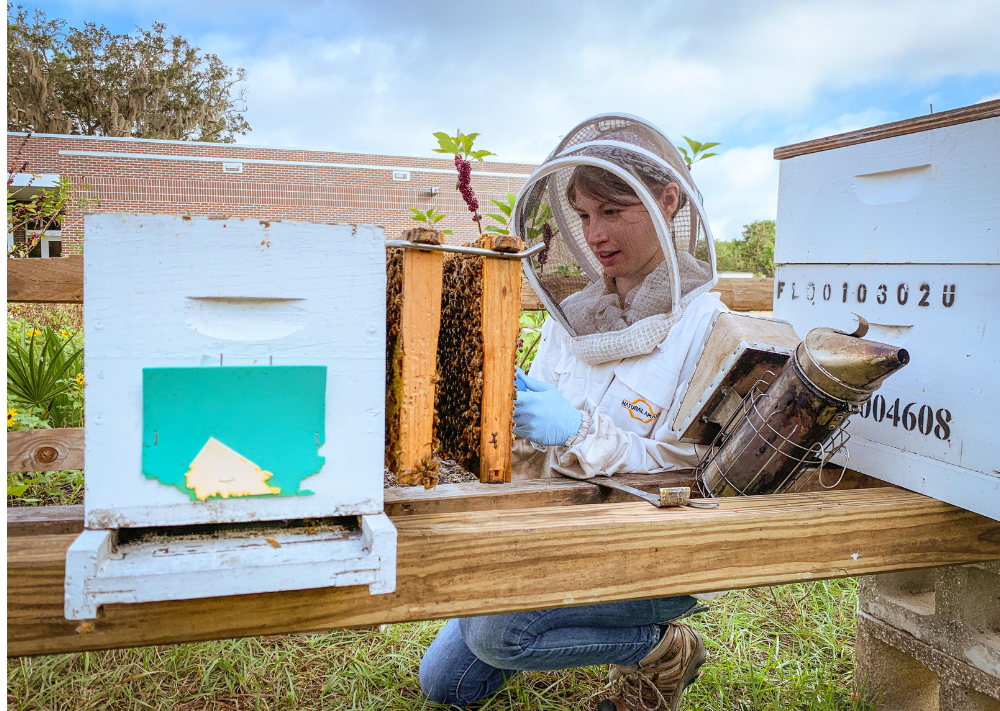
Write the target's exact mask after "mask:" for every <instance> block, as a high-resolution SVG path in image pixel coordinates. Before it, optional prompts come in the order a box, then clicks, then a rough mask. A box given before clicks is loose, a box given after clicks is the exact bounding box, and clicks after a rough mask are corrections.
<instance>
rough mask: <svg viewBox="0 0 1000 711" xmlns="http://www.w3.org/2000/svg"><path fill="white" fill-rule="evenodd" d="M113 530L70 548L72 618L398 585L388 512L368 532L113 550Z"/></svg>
mask: <svg viewBox="0 0 1000 711" xmlns="http://www.w3.org/2000/svg"><path fill="white" fill-rule="evenodd" d="M113 538H114V532H113V531H84V532H83V533H82V534H81V535H80V537H79V538H77V540H76V541H74V542H73V544H72V545H71V546H70V549H69V551H68V553H67V566H66V588H65V591H66V592H65V595H66V617H67V618H68V619H71V620H84V619H93V618H95V617H96V616H97V612H98V608H99V607H100V606H101V605H103V604H108V603H137V602H155V601H162V600H191V599H195V598H203V597H217V596H220V595H245V594H251V593H263V592H276V591H281V590H305V589H309V588H322V587H340V586H347V585H368V586H369V591H370V592H371V593H372V594H381V593H390V592H393V591H394V590H395V588H396V529H395V527H394V526H393V525H392V522H391V521H390V520H389V517H388V516H386V515H385V514H376V515H373V516H362V517H361V528H360V530H359V529H347V528H335V529H329V530H318V531H317V530H310V529H307V528H302V529H298V530H296V529H284V530H281V531H274V532H266V531H263V532H259V533H256V534H251V533H247V534H246V535H244V536H238V537H237V536H227V537H222V538H210V537H206V536H186V537H182V538H169V537H159V538H155V539H151V540H143V541H137V542H133V543H125V544H123V545H119V546H112V545H111V541H112V540H113Z"/></svg>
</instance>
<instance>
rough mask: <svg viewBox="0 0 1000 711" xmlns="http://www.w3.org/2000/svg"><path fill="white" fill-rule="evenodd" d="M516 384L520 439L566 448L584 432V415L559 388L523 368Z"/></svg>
mask: <svg viewBox="0 0 1000 711" xmlns="http://www.w3.org/2000/svg"><path fill="white" fill-rule="evenodd" d="M514 382H515V383H516V384H517V399H516V400H514V434H516V435H517V436H518V437H523V438H524V439H526V440H528V441H529V442H535V443H536V444H543V445H546V446H552V445H563V444H566V440H568V439H569V438H570V437H572V436H573V435H575V434H576V433H577V432H579V431H580V425H581V424H582V423H583V413H582V412H580V411H579V410H577V409H576V408H575V407H573V406H572V405H570V404H569V401H568V400H567V399H566V398H565V397H563V394H562V393H561V392H559V390H558V389H557V388H556V386H555V385H551V384H550V383H545V382H542V381H541V380H536V379H535V378H530V377H528V376H527V375H525V374H524V371H523V370H521V369H520V368H517V369H516V377H515V379H514ZM522 385H523V387H524V389H523V390H522V389H521V388H522Z"/></svg>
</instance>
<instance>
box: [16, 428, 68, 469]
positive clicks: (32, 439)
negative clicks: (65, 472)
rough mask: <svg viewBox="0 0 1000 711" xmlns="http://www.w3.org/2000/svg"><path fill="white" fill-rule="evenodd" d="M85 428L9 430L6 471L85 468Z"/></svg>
mask: <svg viewBox="0 0 1000 711" xmlns="http://www.w3.org/2000/svg"><path fill="white" fill-rule="evenodd" d="M83 451H84V450H83V428H82V427H65V428H57V429H51V430H24V431H22V432H8V433H7V471H9V472H50V471H58V470H60V469H83Z"/></svg>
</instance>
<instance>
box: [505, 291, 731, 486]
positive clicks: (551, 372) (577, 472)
mask: <svg viewBox="0 0 1000 711" xmlns="http://www.w3.org/2000/svg"><path fill="white" fill-rule="evenodd" d="M727 310H728V309H726V307H725V306H724V305H723V304H722V302H721V301H719V296H718V294H712V293H705V294H701V295H700V296H698V297H697V298H695V299H694V301H692V302H691V303H690V304H689V305H688V306H687V308H686V309H685V311H684V314H683V316H682V317H681V319H680V320H679V321H678V322H677V323H675V324H674V325H673V327H672V328H671V329H670V332H669V334H668V335H667V337H666V338H665V339H664V340H663V342H662V343H660V344H659V345H658V346H656V347H655V348H653V350H652V351H651V352H650V353H648V354H646V355H639V356H633V357H631V358H625V359H621V360H611V361H608V362H605V363H600V364H597V365H588V364H587V363H584V362H583V361H581V360H579V359H577V358H576V357H574V356H573V355H572V353H571V352H570V348H569V345H568V340H569V336H568V334H567V333H566V331H565V330H564V329H563V327H562V326H560V325H559V324H558V323H557V322H556V320H555V319H553V318H549V319H547V320H546V322H545V324H544V326H543V327H542V335H541V341H540V343H539V345H538V352H537V354H536V355H535V360H534V362H533V363H532V365H531V369H530V371H529V375H530V376H531V377H533V378H537V379H539V380H543V381H545V382H548V383H551V384H553V385H555V386H556V387H557V388H558V389H559V392H561V393H562V394H563V396H564V397H565V398H566V399H567V400H568V401H569V402H570V404H571V405H573V407H576V408H578V409H579V410H582V411H583V424H582V425H581V427H580V432H579V434H578V435H577V436H576V437H573V438H571V439H570V440H569V442H568V443H567V444H568V446H562V447H548V448H547V449H546V450H545V451H539V450H537V449H536V448H534V447H533V446H532V445H531V444H530V443H528V442H525V441H524V440H521V439H516V440H515V451H514V468H513V477H512V478H515V479H529V478H539V477H550V476H558V475H564V476H569V477H574V478H576V479H590V478H592V477H595V476H603V475H606V476H611V475H614V474H619V473H636V474H655V473H658V472H666V471H672V470H676V469H690V468H693V467H694V466H695V465H696V464H697V462H698V456H699V453H698V451H697V449H696V447H695V445H693V444H685V443H682V442H680V441H679V440H678V433H676V432H674V431H673V430H672V429H671V428H670V426H669V425H668V424H667V423H668V421H669V420H670V419H671V417H670V415H671V412H672V409H673V408H675V407H677V406H679V402H675V400H677V399H678V398H677V396H678V395H679V393H678V389H679V386H680V384H681V383H682V382H683V381H684V380H685V379H686V378H688V377H690V374H691V373H692V372H693V370H694V367H695V365H696V362H695V349H696V348H697V346H698V344H699V343H701V341H702V339H703V338H704V336H705V333H706V332H707V331H708V329H709V326H710V324H711V323H712V319H713V317H714V316H715V314H717V313H719V312H722V311H727Z"/></svg>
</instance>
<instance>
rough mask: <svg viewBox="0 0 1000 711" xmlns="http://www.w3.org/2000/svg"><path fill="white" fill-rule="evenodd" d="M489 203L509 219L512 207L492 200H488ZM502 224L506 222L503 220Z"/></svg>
mask: <svg viewBox="0 0 1000 711" xmlns="http://www.w3.org/2000/svg"><path fill="white" fill-rule="evenodd" d="M508 194H509V193H508ZM490 202H491V203H493V204H494V205H496V206H497V207H499V208H500V211H501V212H502V213H503V214H505V215H506V216H507V217H510V213H512V212H513V211H514V206H513V205H508V204H507V203H503V202H500V201H499V200H494V199H493V198H490ZM504 222H506V220H504Z"/></svg>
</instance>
